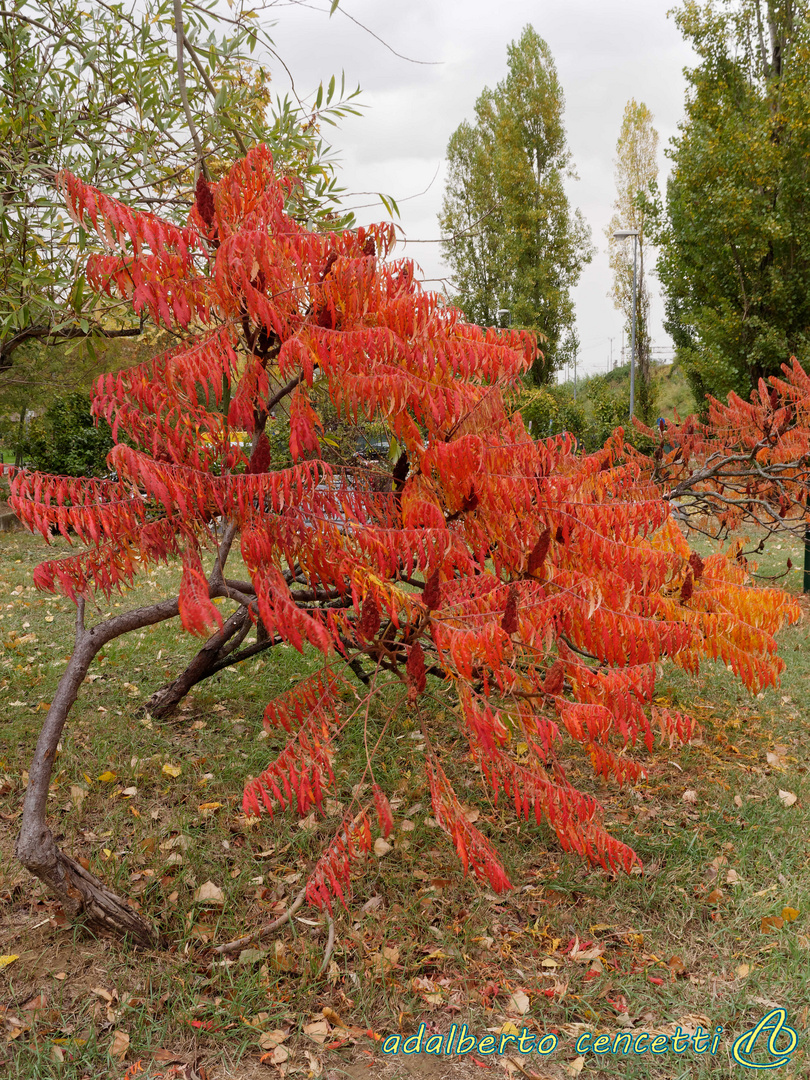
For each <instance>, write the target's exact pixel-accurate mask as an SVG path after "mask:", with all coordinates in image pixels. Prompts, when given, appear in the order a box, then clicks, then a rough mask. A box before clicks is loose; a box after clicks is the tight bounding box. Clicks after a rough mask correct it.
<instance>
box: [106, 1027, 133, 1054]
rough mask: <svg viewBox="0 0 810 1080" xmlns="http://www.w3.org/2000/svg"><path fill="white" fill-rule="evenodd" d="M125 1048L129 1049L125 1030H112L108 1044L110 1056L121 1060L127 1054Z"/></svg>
mask: <svg viewBox="0 0 810 1080" xmlns="http://www.w3.org/2000/svg"><path fill="white" fill-rule="evenodd" d="M127 1050H129V1035H127V1033H126V1032H125V1031H114V1032H113V1040H112V1043H111V1045H110V1057H114V1058H116V1060H118V1061H123V1060H124V1058H125V1057H126V1056H127Z"/></svg>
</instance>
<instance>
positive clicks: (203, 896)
mask: <svg viewBox="0 0 810 1080" xmlns="http://www.w3.org/2000/svg"><path fill="white" fill-rule="evenodd" d="M194 901H195V903H197V904H213V905H214V906H216V907H222V906H224V904H225V893H224V892H223V891H222V889H220V887H219V886H218V885H215V884H214V883H213V881H206V882H205V883H204V884H202V885H201V886H200V887H199V889H197V891H196V892H195V893H194Z"/></svg>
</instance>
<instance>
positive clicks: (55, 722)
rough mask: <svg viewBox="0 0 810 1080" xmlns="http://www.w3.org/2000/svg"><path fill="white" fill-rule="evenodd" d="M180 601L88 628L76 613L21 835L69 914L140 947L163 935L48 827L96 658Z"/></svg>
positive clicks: (31, 777) (80, 611)
mask: <svg viewBox="0 0 810 1080" xmlns="http://www.w3.org/2000/svg"><path fill="white" fill-rule="evenodd" d="M177 609H178V604H177V601H176V600H168V601H164V602H163V603H160V604H155V605H154V606H153V607H150V608H141V609H139V610H137V611H129V612H126V613H125V614H123V615H118V616H116V617H115V618H113V619H109V620H107V621H106V622H104V623H100V624H99V625H97V626H94V627H91V628H90V629H89V630H87V629H85V625H84V601H83V600H80V601H79V602H78V605H77V613H76V644H75V647H74V649H73V654H72V656H71V658H70V660H69V662H68V666H67V668H66V669H65V671H64V674H63V675H62V678H61V679H60V680H59V686H58V687H57V689H56V693H55V694H54V697H53V701H52V702H51V705H50V708H49V709H48V713H47V715H46V717H45V721H44V723H43V725H42V730H41V732H40V735H39V739H38V740H37V746H36V750H35V751H34V757H33V760H32V761H31V766H30V768H29V771H28V787H27V789H26V792H25V802H24V805H23V815H22V823H21V827H20V835H19V837H18V839H17V848H16V853H17V857H18V858H19V860H20V862H21V863H22V864H23V866H25V868H26V869H27V870H29V871H30V872H31V873H32V874H34V875H35V877H38V878H39V879H40V881H42V882H43V883H44V884H45V885H46V886H47V887H48V889H49V890H50V891H51V892H52V893H53V895H54V896H55V897H56V898H57V899H58V900H59V901H60V902H61V903H62V906H63V907H64V909H65V911H66V913H67V914H69V915H70V916H72V917H74V918H75V917H78V916H81V917H83V918H84V919H85V921H86V922H87V924H88V925H89V926H91V927H93V928H94V929H96V930H102V931H113V932H115V933H118V934H125V935H129V936H130V937H131V938H132V939H133V940H134V941H135V942H136V943H137V944H138V945H145V946H149V945H158V944H159V943H160V935H159V934H158V932H157V931H156V930H155V928H154V927H153V926H152V925H151V924H150V923H149V922H147V921H146V919H144V918H143V917H142V916H141V915H139V914H138V912H137V911H135V910H134V909H133V908H132V907H130V905H129V904H127V902H126V901H125V900H124V899H122V898H121V897H120V896H117V895H116V894H115V893H114V892H113V891H112V890H111V889H108V888H107V886H106V885H104V884H103V883H102V882H101V881H99V880H98V878H96V877H94V876H93V874H91V873H90V872H89V871H87V870H85V869H84V868H83V867H82V866H80V865H79V864H78V863H77V862H76V861H75V860H74V859H72V858H71V857H70V856H69V855H66V854H65V853H64V852H62V851H60V850H59V848H58V847H57V845H56V840H55V838H54V835H53V833H52V832H51V830H50V828H49V827H48V823H47V817H46V814H47V803H48V787H49V785H50V780H51V774H52V772H53V763H54V759H55V757H56V751H57V747H58V745H59V738H60V736H61V734H62V730H63V728H64V726H65V721H66V720H67V717H68V713H69V712H70V709H71V707H72V706H73V703H74V702H75V701H76V697H77V696H78V693H79V688H80V686H81V684H82V682H83V681H84V678H85V676H86V675H87V671H88V669H89V667H90V664H91V663H92V661H93V658H94V657H95V656H96V654H97V653H98V652H99V650H100V649H102V648H103V647H104V645H106V644H107V642H108V641H111V640H112V639H113V638H114V637H118V636H119V634H122V633H126V632H127V631H129V630H135V629H139V628H141V627H143V626H149V625H151V624H153V623H156V622H162V621H163V620H164V619H169V618H172V617H173V616H175V615H176V614H177Z"/></svg>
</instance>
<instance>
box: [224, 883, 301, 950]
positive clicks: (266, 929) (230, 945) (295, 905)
mask: <svg viewBox="0 0 810 1080" xmlns="http://www.w3.org/2000/svg"><path fill="white" fill-rule="evenodd" d="M306 895H307V890H306V888H303V889H302V890H301V892H300V893H299V894H298V896H296V898H295V900H293V902H292V903H291V904H290V906H289V907H288V908H287V910H286V911H285V912H284V914H283V915H279V917H278V918H277V919H274V920H273V922H271V923H268V924H267V926H262V927H260V929H258V930H256V931H255V933H253V934H248V935H247V937H242V938H237V939H236V940H235V941H226V942H225V944H224V945H217V946H216V948H215V949H214V952H215V953H217V955H219V956H225V955H226V954H227V953H232V952H238V951H239V950H240V949H245V948H247V946H248V945H250V944H252V943H253V942H254V941H261V940H262V938H266V937H269V936H270V934H272V933H273V932H274V931H276V930H278V929H279V927H281V926H284V924H285V923H288V922H289V921H290V919H291V918H292V917H293V915H295V913H296V911H298V910H299V908H300V907H301V906H302V905H303V903H304V899H305V898H306Z"/></svg>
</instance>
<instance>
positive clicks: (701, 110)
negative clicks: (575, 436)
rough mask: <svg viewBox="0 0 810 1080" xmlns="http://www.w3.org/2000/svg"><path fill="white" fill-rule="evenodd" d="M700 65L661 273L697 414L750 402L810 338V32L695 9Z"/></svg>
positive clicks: (777, 7)
mask: <svg viewBox="0 0 810 1080" xmlns="http://www.w3.org/2000/svg"><path fill="white" fill-rule="evenodd" d="M676 21H677V23H678V26H679V27H680V29H681V31H682V32H683V34H684V36H685V37H686V38H687V39H688V40H689V41H690V42H691V44H692V45H693V47H694V49H695V51H696V53H697V55H698V59H699V62H698V64H697V65H696V66H695V67H694V68H692V69H691V70H690V71H688V72H687V77H688V80H689V83H690V88H689V92H688V97H687V102H686V119H685V120H684V122H683V123H682V125H681V129H680V134H679V135H678V137H677V138H676V139H675V140H674V144H673V149H672V150H671V152H670V156H671V157H672V162H673V168H672V174H671V178H670V181H669V185H668V190H667V197H666V215H665V217H664V214H663V211H662V209H661V207H660V206H659V228H658V235H657V237H656V239H657V242H658V243H659V244H660V245H661V246H662V249H663V250H662V255H661V259H660V262H659V267H658V272H659V276H660V279H661V282H662V284H663V286H664V289H665V293H666V309H667V321H666V324H665V325H666V327H667V330H668V331H669V333H670V334H671V335H672V337H673V340H674V341H675V344H676V346H677V347H678V350H679V352H678V358H679V362H680V364H681V365H682V367H683V369H684V371H685V372H686V374H687V376H688V377H689V380H690V382H691V385H692V388H693V390H694V393H695V396H696V398H697V399H698V401H702V400H703V397H704V395H705V394H706V393H707V392H710V393H712V394H713V395H715V396H717V397H721V398H724V397H725V396H726V394H727V393H728V391H730V390H734V391H736V392H738V393H740V394H742V395H744V396H747V394H748V391H749V390H750V388H751V387H752V385H754V384H755V383H756V381H757V380H758V379H759V378H760V377H761V376H763V375H768V374H774V373H778V371H779V369H780V365H781V364H782V363H784V361H785V360H786V359H787V358H788V357H789V356H790V355H791V354H795V355H796V356H798V358H799V360H801V361H805V360H806V357H807V351H808V344H809V343H810V339H809V338H808V327H810V214H808V191H810V20H808V19H807V17H806V15H805V14H800V13H799V12H798V11H795V10H794V5H793V4H792V3H791V2H789V0H779V2H777V0H737V2H736V3H734V4H724V3H720V2H719V0H711V2H709V3H707V4H705V5H703V6H700V5H698V4H697V3H696V2H695V0H686V2H685V3H683V5H682V6H681V7H680V9H678V11H677V12H676Z"/></svg>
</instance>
